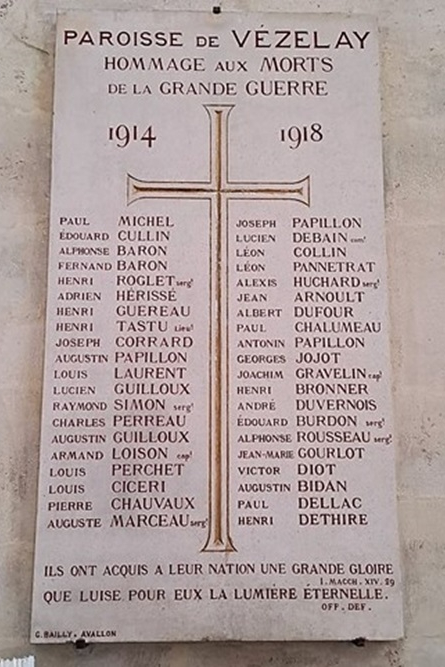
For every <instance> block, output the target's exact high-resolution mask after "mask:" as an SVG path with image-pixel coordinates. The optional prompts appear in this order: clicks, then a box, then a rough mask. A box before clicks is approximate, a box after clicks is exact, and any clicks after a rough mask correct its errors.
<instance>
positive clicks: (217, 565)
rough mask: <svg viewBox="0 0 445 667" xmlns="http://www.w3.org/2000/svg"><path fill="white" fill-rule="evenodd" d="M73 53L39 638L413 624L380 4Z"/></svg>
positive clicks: (58, 127) (157, 19) (58, 174)
mask: <svg viewBox="0 0 445 667" xmlns="http://www.w3.org/2000/svg"><path fill="white" fill-rule="evenodd" d="M56 56H57V57H56V85H55V114H54V140H53V179H52V208H51V234H50V237H51V243H50V257H49V283H48V316H47V330H46V362H45V378H44V399H43V416H42V443H41V470H40V487H39V488H40V490H39V513H38V529H37V545H36V563H35V588H34V611H33V627H32V641H34V642H54V643H55V642H67V641H71V642H75V641H77V640H81V641H82V640H83V641H85V642H122V641H204V640H206V641H208V640H303V639H304V640H316V639H326V640H328V639H341V640H352V639H354V638H358V637H364V638H366V639H391V638H397V637H400V636H401V633H402V625H401V600H400V575H399V566H398V538H397V527H396V507H395V484H394V451H393V449H394V441H393V439H394V435H393V432H392V420H391V397H390V375H389V357H388V320H387V312H386V307H387V288H386V278H385V263H386V260H385V249H384V220H383V196H382V192H383V189H382V162H381V145H380V144H381V141H380V139H381V129H380V120H379V92H378V48H377V28H376V25H375V23H374V22H373V21H372V20H369V19H367V18H362V17H345V16H325V15H318V16H316V15H297V14H262V15H258V14H251V15H248V14H241V13H240V14H233V13H225V12H224V11H223V12H222V13H219V14H217V13H212V12H206V13H204V12H203V13H199V12H198V13H197V12H189V13H187V12H184V13H180V12H174V11H171V12H166V13H163V12H153V13H139V12H128V13H121V14H119V13H93V12H91V13H83V14H66V15H63V16H61V17H60V18H59V24H58V32H57V53H56Z"/></svg>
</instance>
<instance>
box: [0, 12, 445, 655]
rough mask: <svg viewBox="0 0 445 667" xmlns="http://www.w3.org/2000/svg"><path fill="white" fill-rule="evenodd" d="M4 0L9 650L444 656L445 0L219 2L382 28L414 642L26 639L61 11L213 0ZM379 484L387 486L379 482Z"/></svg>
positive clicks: (2, 312)
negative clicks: (332, 16)
mask: <svg viewBox="0 0 445 667" xmlns="http://www.w3.org/2000/svg"><path fill="white" fill-rule="evenodd" d="M149 5H150V6H148V4H147V3H146V2H143V1H142V0H125V1H121V2H118V0H45V1H43V0H42V2H41V3H40V4H38V3H37V2H36V1H35V0H0V54H1V58H0V82H1V83H0V114H1V125H2V127H1V133H0V136H1V144H0V145H1V150H0V192H1V199H0V201H1V211H2V213H1V241H0V252H1V255H0V257H1V261H0V280H1V289H0V299H1V308H0V318H1V326H0V340H1V369H2V371H1V375H0V442H1V448H2V452H1V457H0V508H1V509H0V535H1V539H0V658H8V657H13V656H23V655H27V654H33V655H35V656H36V664H37V665H38V667H56V666H57V667H60V665H64V667H74V666H77V665H92V666H93V665H94V666H95V667H100V666H102V665H103V666H104V667H105V666H106V667H114V666H116V667H117V666H118V665H119V666H121V665H122V666H124V665H125V667H150V666H152V667H155V666H156V667H199V666H200V665H206V667H208V666H209V667H223V666H224V667H226V665H228V664H230V665H233V666H234V667H263V666H265V665H271V666H274V667H284V666H289V665H295V666H301V667H311V666H312V665H313V666H316V667H333V666H334V665H335V666H339V667H347V666H350V667H355V665H357V664H360V665H363V667H442V665H444V664H445V522H444V521H443V516H444V514H445V497H444V493H445V491H444V489H445V486H444V481H443V480H444V478H445V475H444V473H445V446H444V445H445V443H444V444H443V442H442V441H443V439H444V438H445V436H443V435H442V434H443V433H444V432H445V401H444V398H445V396H444V394H445V355H444V350H445V299H444V297H443V294H444V290H445V217H444V216H445V214H444V211H445V173H444V172H445V93H444V84H443V73H444V71H445V42H444V30H445V4H444V3H443V2H442V0H432V1H431V2H428V1H427V0H356V1H355V2H353V1H352V0H329V1H328V2H326V3H321V2H318V1H317V0H300V1H299V2H298V3H296V2H293V1H292V0H279V1H278V2H276V3H273V4H272V5H271V4H270V3H268V2H267V1H266V0H251V1H249V0H228V1H227V2H223V3H222V10H223V11H225V10H227V11H228V10H241V11H267V10H272V9H273V10H274V11H299V12H321V11H325V12H326V11H329V12H343V13H350V12H351V13H368V14H373V15H375V16H377V18H378V21H379V25H380V30H381V62H382V74H381V79H382V81H381V92H382V107H383V147H384V164H385V188H386V192H385V195H386V225H387V227H386V229H387V245H388V263H389V285H390V320H391V330H392V336H391V349H392V363H393V380H394V382H393V386H394V407H395V417H396V435H397V454H398V470H397V475H398V493H399V517H400V532H401V549H402V563H403V570H404V583H405V585H404V597H405V624H406V639H405V640H403V641H401V642H398V643H373V644H367V645H366V646H365V647H363V648H358V647H356V646H353V645H352V644H345V643H287V644H278V643H277V644H271V643H266V644H245V645H241V644H235V643H233V644H216V645H215V644H199V645H192V644H188V645H184V644H175V645H148V644H140V645H114V646H113V645H97V646H93V647H88V648H86V649H83V650H76V649H75V648H74V647H73V646H39V647H35V646H30V645H29V644H28V634H29V622H30V606H31V605H30V602H31V584H32V559H33V544H34V522H35V505H36V495H37V487H36V482H37V467H38V446H39V413H40V401H41V379H42V364H43V333H44V314H45V292H46V288H45V282H46V262H47V241H48V238H47V237H48V209H49V182H50V133H51V112H52V79H53V54H54V19H55V10H56V9H57V8H59V9H60V8H72V9H76V8H82V9H90V8H102V9H124V8H127V9H128V8H143V9H151V8H153V9H168V10H175V9H191V10H197V9H210V7H211V3H209V2H207V3H206V2H204V0H164V1H162V0H157V1H154V0H153V1H152V2H150V3H149ZM376 492H378V489H376Z"/></svg>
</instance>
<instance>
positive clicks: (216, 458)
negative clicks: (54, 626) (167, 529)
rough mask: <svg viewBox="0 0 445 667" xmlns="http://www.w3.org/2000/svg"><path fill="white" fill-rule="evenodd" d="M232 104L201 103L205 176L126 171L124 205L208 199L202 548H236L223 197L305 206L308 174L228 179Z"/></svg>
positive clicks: (226, 217) (308, 197) (308, 184)
mask: <svg viewBox="0 0 445 667" xmlns="http://www.w3.org/2000/svg"><path fill="white" fill-rule="evenodd" d="M233 108H234V105H228V104H208V105H204V109H205V110H206V112H207V114H208V117H209V125H210V169H209V172H210V173H209V179H208V180H207V181H181V182H168V181H143V180H140V179H138V178H134V177H133V176H130V174H128V176H127V186H128V204H131V203H132V202H134V201H137V200H139V199H145V198H150V199H201V200H202V199H206V200H208V201H209V202H210V304H211V305H210V325H209V357H210V363H209V406H210V413H209V443H208V444H209V482H208V488H209V516H208V534H207V540H206V542H205V544H204V546H203V548H202V551H219V552H230V551H236V549H235V546H234V544H233V541H232V538H231V534H230V533H231V530H230V502H229V477H230V468H229V458H230V447H229V431H230V427H229V373H228V367H229V334H228V324H227V323H228V298H229V295H228V275H229V272H228V229H229V225H228V202H229V201H230V200H231V199H273V200H282V199H285V200H294V201H298V202H301V203H302V204H305V205H306V206H309V203H310V177H309V176H306V177H305V178H302V179H301V180H299V181H293V182H289V183H254V182H238V181H236V182H234V181H231V180H230V179H229V116H230V114H231V112H232V110H233Z"/></svg>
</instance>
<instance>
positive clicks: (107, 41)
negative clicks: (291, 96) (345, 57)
mask: <svg viewBox="0 0 445 667" xmlns="http://www.w3.org/2000/svg"><path fill="white" fill-rule="evenodd" d="M369 35H370V32H369V30H367V31H365V32H359V31H357V30H339V31H335V32H332V33H329V32H326V33H324V32H323V31H321V30H305V29H301V30H289V29H285V28H282V29H278V28H277V29H275V30H268V29H266V28H264V27H263V26H261V27H260V28H259V29H254V30H252V29H244V30H236V29H232V30H230V32H229V39H230V40H231V41H232V43H233V45H234V46H236V47H237V48H239V49H246V48H254V49H286V50H291V49H295V50H300V49H302V50H304V49H319V50H325V51H326V50H327V49H349V50H363V49H365V48H366V46H367V40H368V37H369ZM192 40H193V41H192ZM62 43H63V45H64V46H69V45H71V46H90V47H91V46H99V47H108V46H113V47H121V48H125V47H130V48H131V47H143V48H150V47H152V48H181V47H184V46H195V47H197V48H218V47H220V46H221V36H220V35H195V36H194V37H193V38H192V39H191V40H189V37H188V36H187V37H186V36H185V35H184V33H183V32H181V31H175V30H170V31H169V30H158V31H155V32H152V31H150V30H118V31H116V30H81V31H79V30H64V31H63V37H62Z"/></svg>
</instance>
